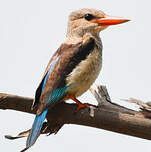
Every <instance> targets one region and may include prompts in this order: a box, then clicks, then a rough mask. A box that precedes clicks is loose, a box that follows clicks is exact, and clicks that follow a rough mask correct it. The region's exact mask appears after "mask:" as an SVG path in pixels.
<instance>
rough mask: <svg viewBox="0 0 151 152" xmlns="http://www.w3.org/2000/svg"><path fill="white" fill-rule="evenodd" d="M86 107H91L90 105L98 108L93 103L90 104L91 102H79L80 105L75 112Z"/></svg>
mask: <svg viewBox="0 0 151 152" xmlns="http://www.w3.org/2000/svg"><path fill="white" fill-rule="evenodd" d="M85 107H88V108H90V107H94V108H97V106H96V105H92V104H89V103H80V104H78V107H77V109H76V111H75V112H78V111H79V110H80V109H81V108H85Z"/></svg>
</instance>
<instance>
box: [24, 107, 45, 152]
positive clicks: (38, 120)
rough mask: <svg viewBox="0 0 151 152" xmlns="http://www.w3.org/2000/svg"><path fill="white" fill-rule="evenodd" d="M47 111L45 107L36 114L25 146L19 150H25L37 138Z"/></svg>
mask: <svg viewBox="0 0 151 152" xmlns="http://www.w3.org/2000/svg"><path fill="white" fill-rule="evenodd" d="M47 112H48V110H47V109H45V110H44V111H43V112H42V113H41V114H40V115H36V117H35V120H34V123H33V126H32V129H31V131H30V134H29V136H28V138H27V142H26V148H25V149H24V150H22V151H21V152H23V151H25V150H27V149H28V148H29V147H31V146H32V145H33V144H34V143H35V142H36V140H37V138H38V137H39V135H40V130H41V128H42V124H43V122H44V120H45V118H46V115H47Z"/></svg>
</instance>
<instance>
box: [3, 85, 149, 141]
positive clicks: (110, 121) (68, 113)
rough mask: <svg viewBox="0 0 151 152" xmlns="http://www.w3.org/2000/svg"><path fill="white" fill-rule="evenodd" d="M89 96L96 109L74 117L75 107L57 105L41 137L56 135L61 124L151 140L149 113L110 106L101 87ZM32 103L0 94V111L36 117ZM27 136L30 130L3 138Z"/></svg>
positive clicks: (107, 97)
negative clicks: (93, 98)
mask: <svg viewBox="0 0 151 152" xmlns="http://www.w3.org/2000/svg"><path fill="white" fill-rule="evenodd" d="M91 92H92V94H93V95H94V96H95V98H96V100H97V101H98V107H97V108H96V109H94V108H92V107H90V108H83V109H81V110H80V111H79V112H77V113H75V110H76V108H77V105H76V104H68V103H60V104H58V105H56V106H55V107H54V108H52V109H51V110H49V112H48V115H47V122H45V123H44V125H43V128H42V131H41V133H49V134H51V133H57V132H58V130H59V129H60V128H61V127H62V126H63V125H64V124H77V125H84V126H90V127H95V128H101V129H105V130H109V131H113V132H118V133H122V134H126V135H131V136H135V137H140V138H144V139H148V140H151V120H150V119H149V117H150V115H149V112H148V111H145V113H144V111H139V112H137V111H134V110H131V109H127V108H125V107H122V106H120V105H118V104H115V103H112V102H111V99H110V97H109V95H108V92H107V90H106V88H105V87H104V86H103V87H100V86H98V87H97V89H91ZM32 101H33V99H32V98H26V97H20V96H15V95H10V94H2V93H1V94H0V109H3V110H5V109H11V110H17V111H21V112H27V113H31V114H35V111H32V110H31V105H32ZM28 133H29V130H28V131H26V132H22V133H20V134H19V135H18V136H16V137H12V136H6V138H9V139H16V138H20V137H25V136H28Z"/></svg>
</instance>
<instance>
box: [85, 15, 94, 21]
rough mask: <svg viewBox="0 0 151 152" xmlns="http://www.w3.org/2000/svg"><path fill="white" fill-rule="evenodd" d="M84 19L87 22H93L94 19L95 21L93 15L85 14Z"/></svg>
mask: <svg viewBox="0 0 151 152" xmlns="http://www.w3.org/2000/svg"><path fill="white" fill-rule="evenodd" d="M84 18H85V19H86V20H87V21H91V20H92V19H94V16H93V15H92V14H89V13H88V14H85V16H84Z"/></svg>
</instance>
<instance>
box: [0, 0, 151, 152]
mask: <svg viewBox="0 0 151 152" xmlns="http://www.w3.org/2000/svg"><path fill="white" fill-rule="evenodd" d="M150 6H151V2H150V1H149V0H144V1H140V0H126V1H122V0H114V1H111V0H87V1H86V0H83V1H82V0H75V1H71V0H62V1H61V0H54V1H51V0H0V70H1V74H0V92H3V93H11V94H16V95H21V96H27V97H34V93H35V90H36V88H37V86H38V84H39V82H40V80H41V78H42V75H43V72H44V70H45V67H46V65H47V63H48V61H49V59H50V58H51V56H52V54H53V53H54V52H55V51H56V49H57V48H58V47H59V46H60V44H61V43H62V42H63V40H64V38H65V34H66V29H67V20H68V15H69V14H70V12H72V11H73V10H77V9H80V8H97V9H100V10H103V11H104V12H105V13H107V14H109V15H114V16H121V17H127V18H130V19H131V20H132V21H131V22H129V23H126V24H123V25H118V26H113V27H110V28H108V29H106V30H104V31H103V32H102V33H101V34H100V36H101V38H102V41H103V46H104V49H103V69H102V71H101V74H100V75H99V78H98V79H97V81H96V82H95V84H104V85H106V86H107V88H108V91H109V93H110V96H111V98H112V99H113V101H116V102H117V103H120V104H122V105H126V106H128V107H131V108H137V107H136V106H134V105H130V104H125V103H124V102H121V101H120V99H121V98H129V97H135V98H138V99H142V100H144V101H147V100H151V81H150V78H151V69H150V65H151V60H150V58H151V45H150V44H151V43H150V38H151V37H150V35H151V17H150V14H151V10H150ZM80 100H81V101H82V102H91V101H94V98H93V97H92V95H91V93H90V92H89V91H88V92H87V93H85V94H84V95H83V96H81V97H80ZM0 120H1V123H0V149H1V151H7V152H9V151H12V152H18V151H20V150H21V149H23V148H24V147H25V142H26V138H24V139H18V140H14V141H11V140H7V139H5V138H4V135H6V134H11V135H16V134H18V133H19V132H21V131H24V130H27V129H29V128H30V127H31V125H32V123H33V120H34V115H30V114H26V113H22V112H16V111H10V110H6V111H3V110H0ZM150 148H151V141H148V140H144V139H139V138H135V137H130V136H127V135H122V134H117V133H113V132H109V131H105V130H102V129H95V128H89V127H84V126H76V125H65V126H64V127H63V128H62V129H61V130H60V131H59V133H58V134H57V135H51V136H49V137H47V136H45V135H42V136H40V137H39V139H38V140H37V142H36V144H35V145H34V146H33V147H32V148H30V149H29V150H28V152H41V151H45V152H47V151H52V152H60V151H65V152H70V151H72V152H77V151H80V152H82V151H87V152H91V151H102V152H110V151H116V152H121V151H122V152H128V151H137V152H142V151H149V150H150Z"/></svg>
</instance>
